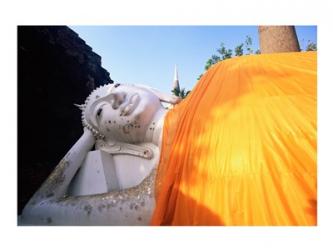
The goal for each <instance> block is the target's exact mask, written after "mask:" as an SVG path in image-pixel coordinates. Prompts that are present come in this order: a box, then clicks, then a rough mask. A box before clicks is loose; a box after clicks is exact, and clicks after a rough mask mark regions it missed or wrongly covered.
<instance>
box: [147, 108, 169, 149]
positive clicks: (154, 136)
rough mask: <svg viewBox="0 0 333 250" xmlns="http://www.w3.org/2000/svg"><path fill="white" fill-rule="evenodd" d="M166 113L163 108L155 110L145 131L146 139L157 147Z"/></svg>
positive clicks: (160, 141) (160, 140)
mask: <svg viewBox="0 0 333 250" xmlns="http://www.w3.org/2000/svg"><path fill="white" fill-rule="evenodd" d="M166 113H167V110H166V109H164V108H161V109H160V110H159V111H158V112H156V114H155V116H154V117H153V119H152V121H151V123H150V124H149V126H148V129H147V132H146V139H147V141H150V142H152V143H154V144H155V145H157V146H158V147H160V146H161V143H162V132H163V124H164V118H165V115H166Z"/></svg>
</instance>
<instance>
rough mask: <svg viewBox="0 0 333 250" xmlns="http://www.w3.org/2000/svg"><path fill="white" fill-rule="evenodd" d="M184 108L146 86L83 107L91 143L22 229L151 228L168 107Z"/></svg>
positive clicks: (58, 176) (30, 211)
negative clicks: (47, 226)
mask: <svg viewBox="0 0 333 250" xmlns="http://www.w3.org/2000/svg"><path fill="white" fill-rule="evenodd" d="M178 101H179V99H178V98H177V97H176V96H172V95H168V94H164V93H161V92H159V91H157V90H155V89H152V88H149V87H146V86H134V85H127V84H119V83H117V84H107V85H104V86H102V87H99V88H97V89H96V90H94V91H93V92H92V93H91V94H90V95H89V96H88V98H87V99H86V101H85V103H84V104H83V105H77V106H78V107H79V108H80V109H81V110H82V123H83V127H84V133H83V135H82V136H81V138H80V139H79V140H78V141H77V142H76V143H75V145H74V146H73V147H72V148H71V149H70V150H69V152H68V153H67V154H66V156H65V157H64V158H63V159H62V160H61V161H60V163H59V165H58V166H57V167H56V168H55V170H54V171H53V173H52V174H51V175H50V176H49V178H48V179H47V180H46V181H45V182H44V183H43V185H42V186H41V188H40V189H39V190H38V191H37V192H36V193H35V194H34V196H33V197H32V198H31V200H30V201H29V203H28V204H27V205H26V207H25V209H24V211H23V213H22V218H21V220H22V223H27V224H50V225H66V224H69V225H147V224H149V221H150V217H151V214H152V211H153V208H154V203H155V202H154V177H155V168H156V165H157V164H158V161H159V155H160V146H161V138H162V137H161V136H162V134H161V132H162V128H163V120H164V116H165V114H166V111H167V110H166V108H164V107H163V106H162V105H161V102H167V103H171V104H175V103H177V102H178ZM94 146H95V150H94V151H90V150H91V149H92V148H93V147H94Z"/></svg>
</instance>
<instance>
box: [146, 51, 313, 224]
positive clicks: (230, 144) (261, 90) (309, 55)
mask: <svg viewBox="0 0 333 250" xmlns="http://www.w3.org/2000/svg"><path fill="white" fill-rule="evenodd" d="M316 81H317V54H316V52H297V53H279V54H263V55H250V56H242V57H237V58H233V59H228V60H225V61H223V62H220V63H218V64H216V65H214V66H213V67H211V68H210V69H209V70H208V71H207V72H206V73H205V74H204V75H203V76H202V78H201V79H200V81H199V82H198V83H197V85H196V87H195V88H194V89H193V91H192V92H191V93H190V95H189V96H188V97H187V98H186V99H185V100H184V101H182V102H181V103H180V104H179V105H176V106H175V108H174V109H172V110H170V111H169V112H168V114H167V116H166V119H165V125H164V131H163V144H162V152H161V159H160V163H159V166H158V172H157V179H156V197H157V202H156V209H155V212H154V214H153V218H152V222H151V224H152V225H316V223H317V212H316V207H317V202H316V201H317V184H316V181H317V164H316V160H317V86H316V84H317V83H316Z"/></svg>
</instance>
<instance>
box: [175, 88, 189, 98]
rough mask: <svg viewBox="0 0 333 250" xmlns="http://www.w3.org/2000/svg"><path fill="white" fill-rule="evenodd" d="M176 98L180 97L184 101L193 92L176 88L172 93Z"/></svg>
mask: <svg viewBox="0 0 333 250" xmlns="http://www.w3.org/2000/svg"><path fill="white" fill-rule="evenodd" d="M171 92H172V93H173V94H174V95H175V96H178V97H180V98H182V99H185V97H186V96H187V95H188V94H189V93H190V92H191V91H189V90H187V91H186V90H185V88H182V89H180V88H174V89H173V90H172V91H171Z"/></svg>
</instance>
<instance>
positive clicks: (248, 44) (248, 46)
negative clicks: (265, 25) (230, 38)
mask: <svg viewBox="0 0 333 250" xmlns="http://www.w3.org/2000/svg"><path fill="white" fill-rule="evenodd" d="M244 50H245V51H246V55H250V54H254V53H255V54H260V50H259V49H257V50H256V51H255V52H254V51H253V49H252V38H251V37H250V36H246V38H245V41H244V43H241V44H239V45H238V46H236V47H235V49H234V55H235V56H243V55H244ZM217 52H218V53H219V55H215V54H213V55H212V56H211V58H209V59H208V60H207V62H206V64H205V70H208V69H209V68H210V67H211V66H212V65H214V64H216V63H218V62H220V61H223V60H226V59H229V58H232V55H233V52H232V50H231V49H227V48H226V47H225V45H224V43H221V44H220V48H218V49H217ZM201 76H202V74H201V75H200V76H199V77H198V78H197V80H200V78H201Z"/></svg>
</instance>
